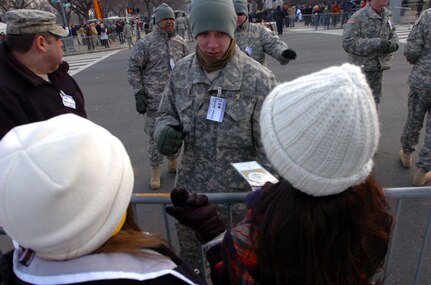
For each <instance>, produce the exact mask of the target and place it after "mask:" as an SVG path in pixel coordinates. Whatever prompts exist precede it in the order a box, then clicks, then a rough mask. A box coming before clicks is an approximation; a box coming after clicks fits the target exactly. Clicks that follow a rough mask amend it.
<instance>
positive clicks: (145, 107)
mask: <svg viewBox="0 0 431 285" xmlns="http://www.w3.org/2000/svg"><path fill="white" fill-rule="evenodd" d="M155 18H156V23H157V24H156V25H154V27H153V30H152V32H151V33H150V34H148V35H146V36H145V37H144V38H143V39H141V40H139V41H138V42H136V44H135V47H134V49H133V51H132V54H131V56H130V61H129V70H128V76H129V78H128V79H129V83H130V84H131V85H132V87H133V90H134V92H135V99H136V110H137V111H138V113H140V114H142V115H144V114H145V116H146V118H145V119H146V120H145V133H146V134H147V135H148V156H149V164H150V166H151V167H152V168H151V179H150V186H151V188H152V189H154V190H157V189H159V188H160V164H162V162H163V157H162V156H161V154H160V153H159V152H158V151H157V147H156V143H155V141H154V139H153V133H154V124H155V118H156V111H157V108H158V107H159V103H160V99H161V97H162V94H163V90H164V89H165V86H166V83H167V81H168V79H169V73H170V72H171V70H172V68H173V67H174V66H175V64H176V62H177V61H178V60H179V59H180V58H182V57H184V56H186V55H187V54H188V47H187V45H186V43H185V42H184V40H183V39H182V38H181V37H179V36H176V35H175V32H174V11H173V10H172V8H171V7H169V6H168V5H166V4H164V3H163V4H161V5H160V6H159V7H157V9H156V11H155ZM176 157H177V154H172V155H171V156H169V157H168V159H169V162H168V170H169V172H175V171H176V164H177V162H176Z"/></svg>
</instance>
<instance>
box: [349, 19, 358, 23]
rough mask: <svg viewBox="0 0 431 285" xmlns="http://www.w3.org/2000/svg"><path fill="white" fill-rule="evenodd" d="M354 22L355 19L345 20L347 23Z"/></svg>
mask: <svg viewBox="0 0 431 285" xmlns="http://www.w3.org/2000/svg"><path fill="white" fill-rule="evenodd" d="M354 23H356V21H355V19H349V20H348V21H347V24H354Z"/></svg>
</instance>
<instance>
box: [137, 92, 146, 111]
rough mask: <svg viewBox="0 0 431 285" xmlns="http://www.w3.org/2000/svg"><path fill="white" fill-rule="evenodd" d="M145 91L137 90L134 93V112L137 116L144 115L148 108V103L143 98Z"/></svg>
mask: <svg viewBox="0 0 431 285" xmlns="http://www.w3.org/2000/svg"><path fill="white" fill-rule="evenodd" d="M145 95H146V94H145V91H144V90H139V91H138V92H136V93H135V100H136V111H138V113H139V114H142V115H143V114H145V112H146V111H147V107H148V101H147V98H145Z"/></svg>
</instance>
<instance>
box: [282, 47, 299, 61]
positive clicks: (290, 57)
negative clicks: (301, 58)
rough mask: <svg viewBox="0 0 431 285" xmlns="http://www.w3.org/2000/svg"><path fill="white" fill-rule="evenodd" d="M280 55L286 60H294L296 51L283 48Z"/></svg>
mask: <svg viewBox="0 0 431 285" xmlns="http://www.w3.org/2000/svg"><path fill="white" fill-rule="evenodd" d="M281 56H283V57H284V58H287V59H288V60H295V59H296V52H295V51H294V50H293V49H285V50H284V51H283V52H282V53H281Z"/></svg>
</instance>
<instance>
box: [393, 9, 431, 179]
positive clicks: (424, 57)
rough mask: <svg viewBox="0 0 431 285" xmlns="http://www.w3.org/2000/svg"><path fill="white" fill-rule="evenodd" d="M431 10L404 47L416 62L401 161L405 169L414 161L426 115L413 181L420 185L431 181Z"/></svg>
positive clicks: (419, 20) (419, 22)
mask: <svg viewBox="0 0 431 285" xmlns="http://www.w3.org/2000/svg"><path fill="white" fill-rule="evenodd" d="M430 30H431V9H428V10H426V11H425V12H423V14H422V15H421V16H420V17H419V19H418V20H417V21H416V23H415V25H414V26H413V28H412V30H411V31H410V34H409V37H408V39H407V44H406V46H405V47H404V55H405V57H406V59H407V61H408V62H410V63H411V64H414V66H413V69H412V72H411V73H410V76H409V81H408V82H409V85H410V91H409V100H408V116H407V121H406V124H405V125H404V131H403V134H402V136H401V150H400V153H399V155H400V160H401V163H402V164H403V166H404V167H405V168H410V166H411V164H412V152H413V151H415V146H416V145H417V144H418V141H419V133H420V130H421V129H422V125H423V121H424V117H425V115H426V114H427V113H428V114H427V127H426V135H425V144H424V146H423V148H422V149H421V151H420V153H419V161H418V162H417V163H416V166H417V167H418V170H417V171H416V173H415V176H414V178H413V184H414V185H416V186H420V185H423V184H425V183H426V182H428V181H429V180H431V117H430V113H429V112H430V109H431V71H430V70H431V33H430Z"/></svg>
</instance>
